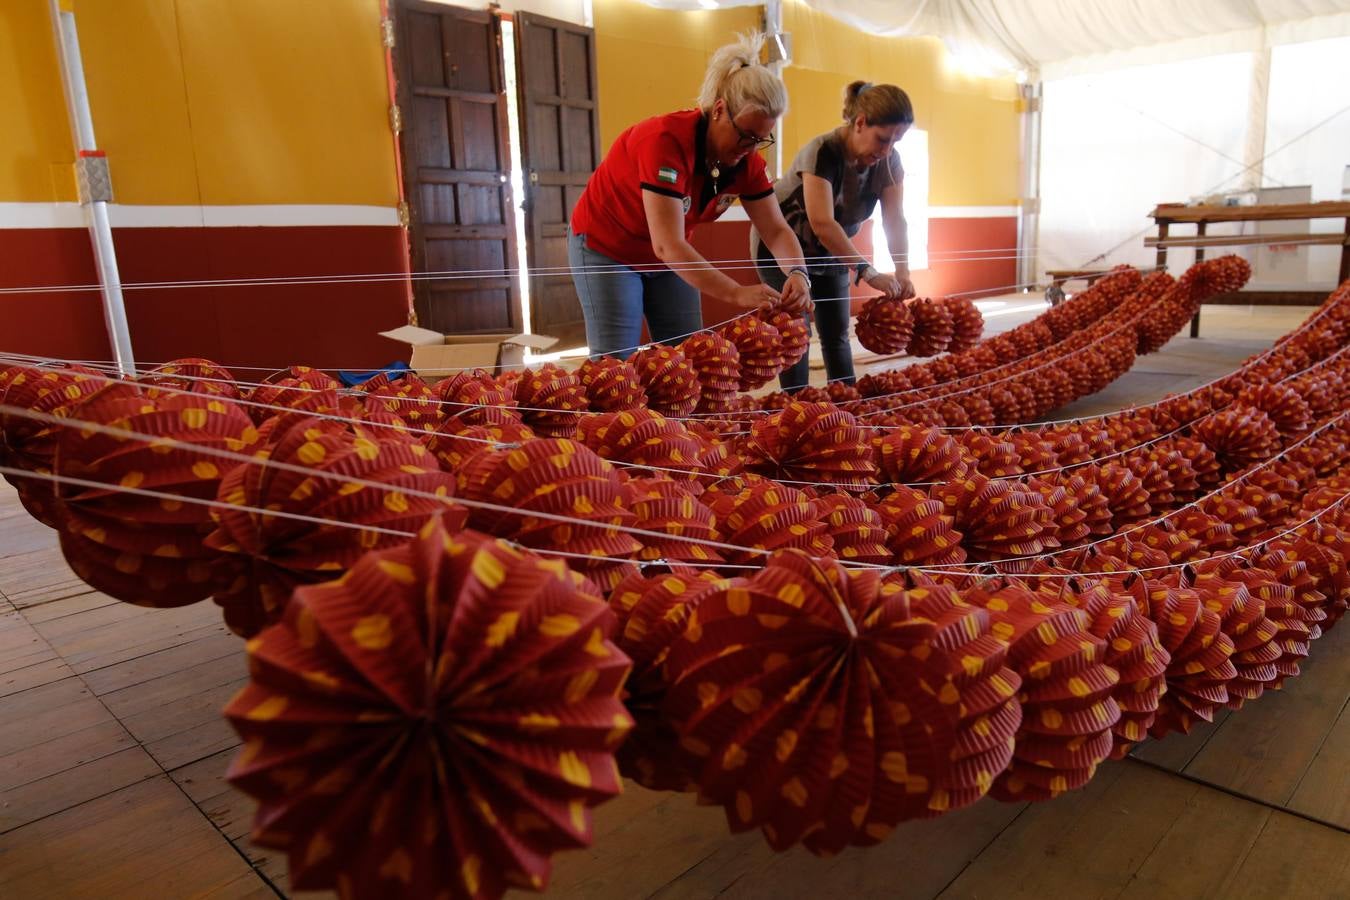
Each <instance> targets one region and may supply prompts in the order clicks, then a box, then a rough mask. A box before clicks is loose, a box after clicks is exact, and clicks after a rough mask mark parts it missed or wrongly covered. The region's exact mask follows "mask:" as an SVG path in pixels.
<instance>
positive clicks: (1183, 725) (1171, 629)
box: [1148, 579, 1237, 738]
mask: <svg viewBox="0 0 1350 900" xmlns="http://www.w3.org/2000/svg"><path fill="white" fill-rule="evenodd" d="M1148 602H1149V618H1151V619H1152V620H1153V621H1154V622H1155V623H1156V624H1157V626H1158V637H1159V638H1160V639H1161V641H1162V645H1163V647H1164V648H1166V650H1167V652H1168V653H1169V654H1170V655H1171V657H1172V661H1171V664H1170V665H1169V666H1168V667H1167V693H1166V694H1164V695H1163V699H1162V703H1161V704H1160V705H1159V707H1158V716H1157V718H1156V719H1155V720H1154V722H1153V725H1152V727H1150V728H1149V734H1150V735H1151V736H1153V737H1155V738H1160V737H1162V736H1164V735H1166V734H1167V733H1168V732H1170V731H1179V732H1181V733H1182V734H1187V733H1189V732H1190V730H1191V729H1192V728H1193V727H1195V725H1196V723H1198V722H1201V721H1204V722H1211V721H1213V720H1214V713H1215V712H1217V711H1218V710H1219V709H1220V708H1221V707H1223V706H1225V705H1226V704H1227V703H1228V700H1229V696H1228V687H1227V685H1228V682H1230V681H1231V680H1232V679H1233V678H1235V677H1236V676H1237V669H1236V668H1234V666H1233V663H1232V659H1231V657H1232V655H1233V649H1234V648H1233V641H1232V640H1231V639H1230V638H1229V637H1228V635H1226V634H1224V633H1223V629H1222V625H1223V616H1224V613H1226V612H1227V609H1226V608H1225V607H1223V606H1222V605H1220V608H1219V609H1210V608H1209V607H1207V606H1206V605H1205V604H1204V603H1203V602H1202V600H1201V597H1200V593H1199V592H1198V591H1196V590H1194V589H1193V588H1188V587H1180V586H1173V585H1168V584H1164V583H1163V582H1161V581H1154V580H1151V579H1150V580H1149V581H1148Z"/></svg>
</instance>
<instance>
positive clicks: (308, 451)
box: [206, 418, 467, 637]
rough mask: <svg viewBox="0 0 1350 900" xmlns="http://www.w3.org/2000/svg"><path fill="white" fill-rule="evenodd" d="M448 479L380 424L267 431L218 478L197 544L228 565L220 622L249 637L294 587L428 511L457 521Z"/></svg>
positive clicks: (345, 562)
mask: <svg viewBox="0 0 1350 900" xmlns="http://www.w3.org/2000/svg"><path fill="white" fill-rule="evenodd" d="M279 465H285V466H288V467H298V468H299V471H295V470H292V469H289V468H288V469H283V468H279ZM454 483H455V480H454V476H453V475H450V474H448V473H446V472H444V471H442V470H441V469H440V467H439V466H438V465H437V464H436V459H435V457H434V456H433V455H432V454H431V453H430V452H428V451H427V449H426V448H425V447H424V446H422V444H420V443H418V442H417V441H416V440H414V439H413V438H412V437H410V436H406V435H402V434H398V433H397V432H392V431H389V430H387V429H369V430H367V429H365V428H363V427H361V426H359V425H351V426H349V425H348V424H347V423H343V422H336V421H333V420H331V419H318V418H300V419H297V420H295V421H294V422H293V423H291V424H289V425H287V426H286V427H285V428H282V429H280V430H278V431H276V432H273V434H272V435H271V440H270V442H269V444H268V445H267V447H266V455H265V456H262V457H260V458H259V460H258V461H257V462H256V463H247V464H245V465H241V466H236V467H235V468H234V469H232V470H231V471H230V472H229V473H228V474H227V475H226V476H225V478H224V479H223V480H221V482H220V488H219V494H218V497H217V499H218V500H220V501H221V502H222V503H224V504H228V506H226V507H223V508H217V509H215V510H213V511H212V518H213V519H214V520H215V523H216V526H217V527H216V528H215V530H214V531H213V533H211V534H210V535H209V536H208V537H207V538H206V545H207V546H208V547H210V548H212V549H213V550H215V551H216V552H218V553H221V554H223V555H225V556H226V557H228V558H230V559H231V560H232V568H233V571H234V573H235V577H234V579H233V582H232V583H231V584H229V585H228V586H227V587H223V588H222V589H220V590H218V591H217V592H216V594H215V600H216V603H218V604H220V606H221V608H222V609H223V610H224V614H225V624H226V625H228V626H229V627H230V630H231V631H233V632H235V633H236V634H239V635H242V636H243V637H252V636H253V635H255V634H257V633H258V632H259V631H261V630H262V629H263V628H266V627H267V626H268V625H271V624H272V623H274V622H276V621H278V620H279V619H280V617H281V615H282V612H283V611H284V608H285V605H286V601H287V599H288V598H289V597H290V595H291V592H292V591H293V590H294V589H295V588H296V587H298V586H300V585H305V584H314V583H317V582H320V581H328V580H330V579H332V578H337V577H339V576H341V575H342V574H343V573H344V572H346V571H347V570H348V569H349V568H351V567H352V566H353V565H354V564H355V563H356V561H357V560H358V559H360V558H361V556H362V554H364V553H366V552H367V551H369V550H373V549H382V548H385V547H390V546H394V545H396V544H400V543H404V542H405V541H407V540H408V537H407V535H408V534H411V533H415V532H416V531H417V530H418V529H419V528H420V527H421V526H422V524H423V523H424V522H426V520H427V519H428V518H429V517H430V516H433V515H436V514H438V513H439V514H442V515H444V516H445V517H446V522H445V524H446V526H447V527H451V528H455V529H458V528H462V527H463V525H464V522H465V520H466V518H467V513H466V512H465V511H464V510H463V509H462V508H460V507H457V506H454V505H453V503H452V502H451V501H450V499H449V497H450V494H451V493H452V489H453V487H454ZM262 510H267V511H268V512H262Z"/></svg>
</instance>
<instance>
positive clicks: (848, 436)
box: [742, 400, 877, 490]
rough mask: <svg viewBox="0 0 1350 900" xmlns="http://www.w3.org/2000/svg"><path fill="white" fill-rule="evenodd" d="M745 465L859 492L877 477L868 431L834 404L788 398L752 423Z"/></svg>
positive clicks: (769, 473) (776, 475)
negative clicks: (785, 402) (786, 402)
mask: <svg viewBox="0 0 1350 900" xmlns="http://www.w3.org/2000/svg"><path fill="white" fill-rule="evenodd" d="M742 455H743V456H744V457H745V461H746V467H747V468H749V469H750V470H752V471H756V472H759V473H761V474H764V475H767V476H769V477H771V478H780V479H784V480H787V481H802V482H828V483H831V484H838V485H841V486H843V487H846V488H848V489H851V490H863V489H865V488H866V487H867V486H868V485H870V484H873V483H875V481H876V471H877V468H876V461H875V458H874V456H873V452H872V435H871V433H870V431H869V430H868V429H867V428H866V426H864V425H862V424H860V423H859V422H858V420H857V419H856V418H855V417H854V416H852V415H851V414H849V413H846V412H844V411H843V410H841V409H839V408H838V407H836V406H835V405H834V404H832V403H802V402H800V401H796V400H794V401H792V402H790V403H789V404H788V405H787V407H786V408H785V409H783V410H781V411H779V412H776V413H773V414H771V415H768V416H762V417H760V418H759V419H758V420H756V422H755V423H754V425H753V426H752V429H751V433H750V436H749V437H748V438H747V440H746V442H745V444H744V446H743V448H742Z"/></svg>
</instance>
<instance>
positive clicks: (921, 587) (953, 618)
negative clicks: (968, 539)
mask: <svg viewBox="0 0 1350 900" xmlns="http://www.w3.org/2000/svg"><path fill="white" fill-rule="evenodd" d="M911 580H915V579H912V578H911ZM918 581H919V583H917V584H915V585H914V586H912V587H910V588H909V590H908V591H907V592H906V593H907V598H908V600H909V602H910V604H911V606H912V608H913V611H914V613H915V614H916V615H919V616H922V617H924V618H926V619H930V620H931V621H932V622H933V624H934V625H936V626H937V633H936V634H935V635H934V637H933V644H934V645H935V646H936V647H937V648H938V649H939V650H941V651H943V652H942V653H940V654H938V655H937V657H936V660H937V662H938V663H939V664H940V665H945V666H947V671H946V673H945V674H946V675H947V677H948V678H949V679H950V680H951V682H952V684H954V685H955V686H956V689H957V691H958V692H959V693H960V696H961V702H960V703H959V704H958V705H957V713H958V715H959V717H960V718H959V719H958V721H957V725H956V744H955V747H954V748H953V750H952V766H951V769H950V771H949V772H948V774H947V775H946V776H945V777H943V776H939V777H938V780H937V785H936V789H935V790H934V791H933V794H932V796H931V797H930V798H929V800H928V810H927V811H926V812H925V813H924V815H941V814H942V813H945V812H949V811H951V810H957V809H961V808H963V807H966V806H969V805H971V804H972V803H974V802H975V801H976V800H979V799H980V798H981V797H983V796H984V795H985V794H987V793H988V792H989V789H990V788H991V787H992V786H993V783H994V779H995V778H997V777H998V775H999V774H1000V773H1001V772H1003V770H1005V769H1006V768H1008V764H1009V763H1010V762H1011V761H1012V755H1013V747H1014V736H1015V735H1016V734H1017V730H1018V728H1019V727H1020V726H1021V724H1022V705H1021V704H1020V703H1019V702H1018V700H1017V691H1018V689H1019V688H1020V687H1021V686H1022V679H1021V677H1020V676H1019V675H1018V674H1017V673H1016V672H1014V671H1013V670H1012V669H1010V668H1008V666H1007V658H1008V645H1007V644H1006V643H1004V642H1003V641H1001V640H999V639H998V638H996V637H995V636H994V634H993V623H992V622H991V620H990V618H989V613H988V612H986V611H985V610H983V609H980V608H979V607H977V606H972V605H970V604H968V603H966V602H964V601H963V600H961V598H960V596H959V595H958V594H957V593H956V591H955V589H953V588H952V587H951V586H950V585H944V584H937V583H934V582H931V581H929V580H927V579H918ZM898 582H899V578H898V576H892V577H891V578H889V579H887V582H886V583H885V584H883V586H882V592H883V594H884V593H886V592H887V591H888V590H889V589H892V588H894V587H895V586H897V584H898Z"/></svg>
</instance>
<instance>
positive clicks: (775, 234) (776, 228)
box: [741, 194, 811, 312]
mask: <svg viewBox="0 0 1350 900" xmlns="http://www.w3.org/2000/svg"><path fill="white" fill-rule="evenodd" d="M741 206H743V207H745V214H746V215H747V216H748V217H749V218H750V224H751V225H753V226H754V228H755V231H757V232H758V233H759V239H760V240H761V241H763V242H764V246H766V247H768V248H769V252H770V253H772V254H773V257H774V259H776V260H777V261H778V267H779V268H780V269H782V270H783V273H784V274H785V275H786V276H787V280H786V281H784V283H783V308H784V309H786V310H788V311H789V312H805V311H807V310H808V309H810V308H811V281H810V279H809V278H808V277H807V274H806V260H804V259H803V258H802V245H801V242H800V241H798V240H797V235H795V234H793V233H792V229H791V228H790V227H788V223H787V220H786V219H784V218H783V210H782V209H781V208H779V206H778V199H777V198H776V197H774V196H773V194H770V195H769V196H767V197H760V198H759V199H758V200H742V201H741Z"/></svg>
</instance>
